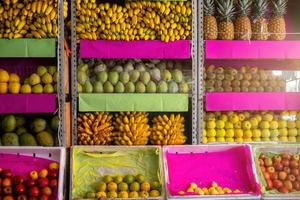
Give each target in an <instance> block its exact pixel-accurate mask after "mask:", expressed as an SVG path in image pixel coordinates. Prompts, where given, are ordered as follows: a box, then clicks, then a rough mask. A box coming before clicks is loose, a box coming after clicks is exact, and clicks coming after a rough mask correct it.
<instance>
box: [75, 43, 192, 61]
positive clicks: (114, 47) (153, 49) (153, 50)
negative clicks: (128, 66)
mask: <svg viewBox="0 0 300 200" xmlns="http://www.w3.org/2000/svg"><path fill="white" fill-rule="evenodd" d="M80 57H81V58H149V59H150V58H157V59H189V58H190V57H191V43H190V41H189V40H179V41H175V42H161V41H158V40H147V41H142V40H140V41H129V42H126V41H110V40H80Z"/></svg>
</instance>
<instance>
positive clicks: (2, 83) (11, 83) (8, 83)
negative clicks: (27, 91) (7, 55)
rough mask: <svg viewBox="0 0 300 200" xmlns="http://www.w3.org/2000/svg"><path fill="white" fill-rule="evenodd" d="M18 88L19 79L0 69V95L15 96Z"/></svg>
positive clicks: (15, 75) (19, 85) (13, 74)
mask: <svg viewBox="0 0 300 200" xmlns="http://www.w3.org/2000/svg"><path fill="white" fill-rule="evenodd" d="M20 87H21V84H20V77H19V76H18V75H17V74H15V73H12V74H9V73H8V72H7V71H6V70H4V69H0V94H6V93H11V94H17V93H19V91H20Z"/></svg>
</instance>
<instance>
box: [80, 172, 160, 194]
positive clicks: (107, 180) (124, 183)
mask: <svg viewBox="0 0 300 200" xmlns="http://www.w3.org/2000/svg"><path fill="white" fill-rule="evenodd" d="M160 196H161V184H160V182H159V181H152V182H151V183H150V182H147V180H146V178H145V176H144V175H142V174H138V175H136V176H134V175H131V174H127V175H125V176H121V175H116V176H111V175H105V176H103V177H102V181H101V182H100V183H99V184H98V187H97V190H96V192H95V191H89V192H87V193H86V195H85V197H86V198H88V199H92V198H93V199H94V198H101V199H102V198H122V199H127V198H133V199H136V198H147V197H160Z"/></svg>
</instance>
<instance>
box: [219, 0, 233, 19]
mask: <svg viewBox="0 0 300 200" xmlns="http://www.w3.org/2000/svg"><path fill="white" fill-rule="evenodd" d="M216 2H217V11H218V14H219V16H218V18H219V20H220V21H231V20H232V19H233V16H234V14H235V12H234V7H233V1H232V0H216Z"/></svg>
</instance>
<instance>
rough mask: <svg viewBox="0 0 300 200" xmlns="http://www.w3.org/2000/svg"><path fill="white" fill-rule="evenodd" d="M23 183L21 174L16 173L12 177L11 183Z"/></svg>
mask: <svg viewBox="0 0 300 200" xmlns="http://www.w3.org/2000/svg"><path fill="white" fill-rule="evenodd" d="M23 183H24V178H23V177H22V176H19V175H16V176H14V177H13V178H12V184H13V185H18V184H23Z"/></svg>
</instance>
